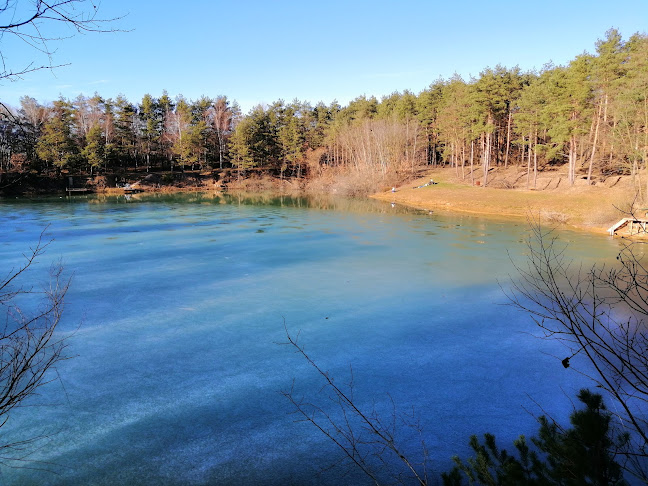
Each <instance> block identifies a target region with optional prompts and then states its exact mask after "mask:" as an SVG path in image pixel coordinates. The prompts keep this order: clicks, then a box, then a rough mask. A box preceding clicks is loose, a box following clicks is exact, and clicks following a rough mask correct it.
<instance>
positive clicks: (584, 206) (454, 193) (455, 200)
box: [372, 169, 635, 234]
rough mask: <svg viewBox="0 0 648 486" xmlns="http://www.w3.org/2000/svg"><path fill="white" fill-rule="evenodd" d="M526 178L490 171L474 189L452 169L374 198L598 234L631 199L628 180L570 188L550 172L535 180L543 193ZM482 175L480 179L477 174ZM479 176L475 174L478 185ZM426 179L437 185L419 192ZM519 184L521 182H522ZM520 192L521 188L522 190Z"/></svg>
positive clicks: (433, 172) (582, 182)
mask: <svg viewBox="0 0 648 486" xmlns="http://www.w3.org/2000/svg"><path fill="white" fill-rule="evenodd" d="M525 174H526V172H524V173H523V174H522V176H521V175H520V170H519V169H508V170H507V171H502V170H499V171H494V173H493V174H492V176H491V183H490V184H489V187H482V186H476V185H472V183H471V179H470V176H469V175H467V176H465V178H464V177H462V176H461V175H458V174H456V172H455V170H454V169H434V170H431V171H430V172H429V173H428V174H427V175H426V176H425V177H424V178H421V179H419V180H417V181H414V182H413V183H410V184H407V185H405V186H401V187H397V188H396V192H382V193H378V194H374V195H373V196H372V197H373V198H376V199H381V200H384V201H391V202H395V203H398V204H403V205H406V206H410V207H415V208H419V209H427V210H446V211H460V212H465V213H472V214H479V215H484V216H493V217H497V218H506V219H516V220H519V219H526V218H528V216H529V215H535V216H537V215H539V216H540V217H541V219H542V220H543V221H547V222H549V223H552V224H558V225H566V226H569V227H572V228H576V229H581V230H586V231H589V232H593V233H598V234H607V229H608V228H609V227H610V226H612V225H613V224H614V223H615V222H616V221H618V220H619V219H620V218H622V217H624V216H625V214H624V213H623V211H627V210H629V208H630V205H631V203H632V201H633V199H634V193H635V191H634V189H633V187H632V184H631V181H630V180H629V178H627V179H628V180H625V179H626V178H619V177H618V176H617V177H615V178H611V179H607V180H599V181H596V182H595V184H594V185H587V182H586V181H585V180H582V179H580V180H579V181H577V184H576V185H574V186H573V187H568V186H567V184H566V181H565V177H564V174H561V173H559V172H552V173H549V174H543V176H542V179H538V184H537V187H542V188H543V189H542V190H533V189H530V190H527V189H526V175H525ZM479 175H480V174H479ZM477 177H478V174H475V180H477ZM430 179H433V180H434V181H435V182H437V184H433V185H428V186H426V187H417V186H421V185H423V184H425V183H427V182H429V180H430ZM520 181H521V182H520ZM521 184H522V185H523V186H524V187H519V186H520V185H521Z"/></svg>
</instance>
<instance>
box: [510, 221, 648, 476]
mask: <svg viewBox="0 0 648 486" xmlns="http://www.w3.org/2000/svg"><path fill="white" fill-rule="evenodd" d="M644 245H645V243H629V244H627V245H625V246H624V247H623V249H622V250H621V252H620V253H619V255H618V256H617V262H618V265H614V266H605V265H594V266H592V267H591V268H583V267H582V266H576V265H575V264H574V263H573V261H572V260H570V259H569V258H568V257H567V256H566V254H565V246H564V245H561V244H560V243H559V242H558V240H557V238H556V236H554V235H552V233H551V230H547V229H544V228H542V227H541V226H540V224H539V222H535V223H533V224H532V232H531V236H530V237H529V240H528V248H529V253H528V255H527V260H526V263H525V264H524V265H522V266H516V268H517V271H518V273H519V277H520V278H519V279H518V280H515V281H514V282H513V287H512V290H511V292H508V297H509V298H510V300H511V303H512V304H513V305H514V306H516V307H518V308H519V309H521V310H523V311H524V312H527V313H529V314H530V315H531V316H532V317H533V319H534V320H535V322H536V324H537V325H538V326H539V328H540V329H541V331H542V334H543V336H544V337H546V338H548V339H555V340H558V341H560V342H561V343H563V344H564V345H565V347H566V348H567V356H566V357H565V358H564V359H562V365H563V366H564V367H565V368H569V367H571V366H572V365H574V367H575V368H577V369H578V368H579V367H578V362H577V359H582V360H585V362H586V365H585V366H584V367H583V368H582V369H579V371H581V372H582V373H585V374H586V375H587V376H588V377H589V378H591V379H592V380H593V381H594V382H595V383H596V386H597V387H598V388H601V389H603V390H605V392H607V393H608V394H609V398H610V399H611V400H612V401H613V406H612V407H611V409H612V411H613V413H614V415H615V416H616V417H617V418H618V420H619V423H620V425H621V426H622V427H623V429H624V430H627V431H628V432H629V433H630V439H631V440H630V442H629V446H628V447H627V449H626V450H625V451H624V455H625V458H626V461H625V468H626V470H627V471H628V472H629V473H631V474H633V475H634V476H636V477H638V478H639V479H641V480H643V481H644V482H648V328H647V324H648V323H647V322H646V318H647V317H648V267H646V266H645V264H644V261H643V248H644Z"/></svg>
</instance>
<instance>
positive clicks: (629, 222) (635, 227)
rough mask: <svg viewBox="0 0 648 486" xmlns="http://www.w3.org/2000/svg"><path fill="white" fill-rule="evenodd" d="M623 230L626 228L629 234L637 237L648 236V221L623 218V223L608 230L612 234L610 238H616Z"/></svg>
mask: <svg viewBox="0 0 648 486" xmlns="http://www.w3.org/2000/svg"><path fill="white" fill-rule="evenodd" d="M623 228H626V229H627V230H628V234H630V235H637V234H641V233H643V234H648V231H646V230H647V228H648V219H646V218H623V219H622V220H621V221H619V222H618V223H616V224H615V225H613V226H611V227H610V229H608V233H610V236H614V234H615V233H616V232H617V231H619V230H620V229H623Z"/></svg>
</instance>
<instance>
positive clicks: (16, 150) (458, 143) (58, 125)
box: [0, 29, 648, 187]
mask: <svg viewBox="0 0 648 486" xmlns="http://www.w3.org/2000/svg"><path fill="white" fill-rule="evenodd" d="M1 114H2V117H1V119H0V172H2V171H6V172H9V171H25V170H36V171H61V170H63V169H65V170H68V171H70V172H73V173H76V172H86V173H91V174H92V173H96V172H97V171H112V170H115V169H117V168H137V167H146V169H147V170H149V169H155V170H160V169H162V170H174V169H175V170H185V169H187V168H192V169H202V170H205V169H223V168H234V169H239V170H241V171H249V170H251V169H254V170H257V171H260V172H265V173H268V174H270V175H273V176H280V177H294V178H301V177H303V176H305V175H309V172H310V173H311V174H314V173H315V172H318V171H319V172H321V171H322V170H324V169H329V168H335V169H339V170H343V171H356V172H358V173H360V174H365V175H367V176H373V177H374V179H375V178H380V177H383V178H384V177H386V176H387V175H394V174H400V175H402V176H405V177H407V176H410V175H415V174H417V173H418V171H419V170H420V169H421V168H423V167H426V166H440V165H441V166H451V167H454V168H455V169H456V171H457V173H458V174H463V176H464V177H470V178H471V179H472V180H473V181H474V180H475V179H476V178H478V177H479V178H480V179H481V183H482V184H484V185H485V184H487V183H488V174H489V170H490V169H491V168H493V167H495V166H503V167H508V166H509V165H516V166H521V167H522V168H523V169H526V171H527V174H528V177H527V186H528V187H534V186H535V184H536V182H535V181H536V177H537V174H538V171H540V170H542V169H543V168H546V167H553V166H562V165H565V166H566V168H567V179H568V181H569V183H570V184H574V183H575V181H576V180H577V179H578V178H579V177H580V178H584V179H587V181H588V183H591V182H592V181H593V180H594V179H595V178H596V177H598V176H607V175H609V174H632V175H635V176H638V175H640V174H641V171H642V170H648V36H646V35H644V34H635V35H633V36H632V37H630V38H629V39H628V40H627V41H624V40H623V39H622V36H621V34H620V33H619V32H618V31H617V30H614V29H611V30H609V31H608V32H607V33H606V34H605V37H604V39H601V40H599V41H597V43H596V52H595V54H588V53H584V54H582V55H579V56H577V57H576V58H575V59H574V60H573V61H571V62H570V63H569V64H568V65H566V66H554V65H552V64H548V65H546V66H544V68H543V69H542V70H541V71H540V72H522V71H521V70H520V69H519V68H517V67H515V68H511V69H509V68H505V67H502V66H499V65H498V66H496V67H495V68H486V69H484V70H483V71H482V72H481V73H480V75H479V77H477V78H471V79H470V80H469V81H465V80H464V79H462V78H461V77H460V76H458V75H455V76H453V77H452V78H451V79H439V80H437V81H436V82H434V83H432V84H431V86H430V87H429V88H428V89H426V90H424V91H422V92H421V93H419V94H418V95H416V94H414V93H411V92H409V91H405V92H403V93H398V92H396V93H393V94H391V95H389V96H385V97H383V98H382V100H380V101H378V100H377V99H376V98H375V97H366V96H360V97H358V98H356V99H355V100H353V101H351V102H350V103H349V104H348V105H347V106H345V107H342V106H340V105H339V104H338V103H337V102H333V103H332V104H330V105H325V104H324V103H321V102H320V103H318V104H317V105H315V106H312V105H311V104H309V103H306V102H301V101H298V100H294V101H292V102H290V103H286V102H284V101H283V100H279V101H277V102H274V103H272V104H270V105H266V106H257V107H255V108H253V109H252V110H251V111H250V112H249V113H248V114H246V115H243V114H242V113H241V110H240V108H239V107H238V105H237V104H236V102H232V101H230V100H229V99H228V98H227V97H226V96H219V97H217V98H215V99H211V98H207V97H202V98H200V99H199V100H196V101H190V100H187V99H185V98H184V97H183V96H181V95H180V96H177V97H176V98H175V99H171V98H170V97H169V95H168V94H167V93H166V92H164V93H163V94H162V96H160V97H159V98H153V97H152V96H150V95H148V94H147V95H145V96H144V97H143V98H142V100H141V101H140V102H139V103H137V104H135V103H133V102H131V101H129V100H127V99H125V98H124V97H123V96H118V97H117V98H116V99H115V100H112V99H104V98H102V97H101V96H99V95H97V94H95V96H93V97H90V98H88V97H85V96H81V95H80V96H79V97H77V98H76V99H74V100H67V99H64V98H61V99H59V100H57V101H54V102H53V103H51V104H48V105H41V104H39V103H38V102H37V101H36V100H35V99H33V98H31V97H27V96H26V97H23V98H22V99H21V103H20V107H19V108H16V109H13V108H8V107H3V108H2V112H1Z"/></svg>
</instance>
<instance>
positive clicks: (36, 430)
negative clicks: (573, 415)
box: [0, 195, 618, 485]
mask: <svg viewBox="0 0 648 486" xmlns="http://www.w3.org/2000/svg"><path fill="white" fill-rule="evenodd" d="M0 224H1V226H0V227H2V228H3V230H2V234H1V236H0V258H1V260H0V261H1V262H2V268H3V270H2V271H3V272H4V273H6V272H7V271H8V269H9V268H11V266H16V265H18V264H19V262H20V260H19V258H20V254H21V253H22V252H24V251H25V250H26V249H27V248H28V247H29V246H33V244H34V243H35V241H36V240H37V238H38V235H39V233H40V232H41V231H42V229H43V228H44V227H45V226H46V225H48V224H49V225H50V227H49V230H48V234H49V235H50V236H51V237H52V238H54V240H55V241H54V242H53V243H52V245H51V246H50V247H49V248H48V251H47V254H46V255H45V256H44V257H42V258H41V259H40V262H41V264H40V265H39V268H38V269H37V273H38V275H40V277H42V278H44V277H45V273H46V272H45V270H46V269H47V267H48V266H49V262H51V261H54V260H57V259H59V258H61V259H62V260H63V263H64V265H65V268H66V270H67V272H68V273H69V274H72V275H73V281H72V286H71V289H70V291H69V293H68V297H67V306H66V309H65V316H64V321H63V322H62V323H61V325H60V332H61V333H65V334H69V335H70V339H69V348H68V354H69V355H71V356H74V358H73V359H70V360H67V361H65V362H63V363H61V364H59V365H58V367H57V370H58V373H59V375H60V378H61V380H60V382H55V383H53V384H51V385H49V386H48V387H47V388H45V389H43V393H42V394H41V396H39V397H36V398H35V399H34V400H32V401H31V402H30V404H31V405H34V406H30V407H24V408H22V409H20V410H19V411H18V412H17V413H15V414H13V415H12V417H11V420H10V421H9V423H8V424H7V425H6V426H5V427H3V428H2V429H1V430H2V433H1V434H0V440H2V441H3V443H5V442H6V441H10V440H14V439H16V440H17V439H20V438H28V437H35V436H41V435H46V436H47V438H46V439H43V440H41V441H38V442H37V443H36V444H37V445H36V446H35V447H34V448H33V449H31V450H30V453H29V455H28V456H27V459H29V460H30V461H37V462H23V463H20V464H21V466H23V468H10V467H5V466H2V467H1V468H0V482H2V484H20V485H32V484H33V485H46V484H51V485H70V484H78V485H89V484H93V485H104V484H105V485H133V484H155V485H164V484H178V485H180V484H183V485H184V484H195V485H200V484H219V485H220V484H266V485H272V484H277V485H279V484H281V485H286V484H323V485H324V484H327V485H328V484H344V483H345V482H347V483H348V484H363V483H362V482H361V481H365V478H364V477H362V476H355V475H353V474H352V475H349V476H346V477H345V478H343V479H340V475H339V474H340V472H339V471H336V470H333V471H331V472H325V473H320V472H321V470H322V468H325V467H327V466H329V465H330V464H331V463H333V462H335V461H336V460H337V459H339V457H340V453H339V451H338V450H337V449H336V447H335V446H334V445H333V444H332V443H330V442H329V441H327V439H326V438H324V437H323V436H322V435H321V434H320V433H319V432H317V431H316V430H315V429H314V428H312V427H311V426H309V425H308V424H306V423H301V422H296V421H295V420H296V418H297V417H296V416H295V415H293V414H290V412H291V410H292V409H291V406H290V404H289V403H288V401H287V400H286V399H285V398H284V397H283V396H282V395H281V393H280V392H281V391H282V390H287V389H289V388H290V386H291V383H292V382H293V379H294V382H295V388H296V392H297V393H298V394H300V395H302V394H303V395H305V396H307V397H309V398H313V399H319V398H320V397H318V391H319V390H320V387H321V381H320V380H319V377H318V376H317V374H316V373H315V372H314V370H313V369H311V368H310V367H309V366H308V365H307V363H305V361H304V360H303V359H302V358H300V357H299V356H298V355H297V354H295V353H294V352H292V350H291V349H290V348H288V347H286V346H280V345H278V344H277V343H278V342H283V341H285V333H284V322H285V324H286V326H287V327H288V329H289V330H290V331H291V332H293V333H295V334H296V333H297V332H299V331H301V335H300V340H301V342H302V343H303V344H304V345H305V346H306V350H307V351H308V352H309V354H310V355H311V357H312V358H313V359H314V360H315V361H317V362H318V363H319V365H320V366H321V367H322V368H323V369H325V370H327V371H329V372H330V374H331V375H332V376H335V377H337V378H338V380H339V381H340V382H344V381H346V380H347V379H348V376H349V366H352V367H353V372H354V379H355V394H356V395H355V396H356V399H357V401H358V403H360V404H361V405H363V406H365V407H367V409H371V408H372V407H373V406H375V407H376V409H378V410H382V411H386V413H389V410H390V407H391V401H390V398H389V396H391V399H393V401H394V403H395V405H396V407H397V410H399V411H403V412H411V411H412V410H415V413H416V414H418V416H419V417H420V421H421V425H422V427H423V428H424V430H425V439H426V443H427V445H428V448H429V452H430V455H431V456H432V465H433V467H434V469H435V471H439V472H440V471H445V470H447V469H449V468H450V467H451V460H450V458H451V456H452V455H454V454H460V455H464V456H465V454H466V453H467V452H468V446H467V443H468V438H469V436H470V435H471V434H475V433H476V434H482V433H484V432H489V431H490V432H493V433H495V434H496V435H497V437H498V441H499V443H500V444H501V445H506V446H507V447H508V448H510V444H511V441H512V440H513V439H514V438H516V437H517V436H518V435H519V434H526V435H527V436H528V435H532V434H533V433H534V432H535V431H536V428H537V427H536V423H535V419H534V417H533V416H532V415H531V414H530V413H528V412H527V410H528V411H530V412H533V413H536V414H538V415H539V414H541V413H542V412H541V411H540V410H539V409H538V407H537V405H535V404H534V402H537V403H538V404H540V405H542V407H543V408H544V410H545V411H546V412H548V413H551V414H552V415H554V416H555V417H556V418H561V419H565V418H566V417H567V415H568V414H569V411H570V407H571V402H570V399H572V398H573V397H574V396H575V393H576V390H577V389H578V388H580V387H582V386H584V385H587V384H588V383H587V382H586V381H583V378H582V377H581V376H579V375H578V374H577V373H575V372H573V370H571V369H569V370H565V369H563V367H562V366H561V365H560V361H559V359H557V357H558V358H561V357H564V356H562V354H563V352H562V350H561V348H560V346H558V345H557V344H556V343H554V342H551V341H544V340H540V339H537V338H535V337H533V336H532V335H530V334H529V333H530V332H534V331H535V329H534V327H533V323H532V322H531V321H530V319H529V318H528V317H527V316H525V315H524V314H521V313H520V312H518V311H516V310H515V309H512V308H511V307H508V306H505V305H502V304H504V303H505V302H506V298H505V297H504V295H503V292H502V290H501V288H500V286H499V284H498V281H499V282H500V283H501V284H502V285H503V286H506V285H507V281H508V276H509V275H510V274H512V273H513V272H514V269H513V266H512V264H511V262H510V258H511V257H512V258H514V259H517V260H522V259H523V253H524V251H525V249H526V247H525V244H524V237H525V232H526V225H525V224H523V223H517V224H510V223H505V222H497V221H493V220H486V219H479V218H473V217H467V216H460V215H441V214H436V213H432V214H428V213H427V212H417V211H411V210H407V209H404V208H399V207H395V208H392V207H391V206H390V205H388V204H382V203H379V202H373V201H363V202H353V201H328V202H321V203H317V202H313V201H310V202H309V201H305V200H297V199H290V198H284V199H272V200H266V201H264V202H263V203H261V202H252V201H249V200H238V199H229V198H228V199H226V198H223V197H220V198H218V197H211V196H200V195H184V196H159V197H149V198H143V199H141V200H135V199H131V200H126V199H125V198H123V197H122V198H105V199H97V198H84V197H81V198H73V199H60V200H58V199H42V200H32V201H28V200H21V201H15V202H14V201H9V202H8V201H2V202H0ZM561 238H562V239H563V240H565V241H569V242H570V245H571V246H570V251H573V252H574V254H578V257H579V259H581V258H582V259H585V261H586V262H587V263H591V262H593V261H596V260H600V259H607V258H613V257H614V256H615V252H616V251H617V248H618V246H617V243H616V242H614V241H612V240H610V239H607V238H605V237H599V236H591V235H586V234H578V233H571V232H565V233H561ZM509 254H510V256H509ZM388 394H389V396H388ZM322 403H326V402H325V401H324V402H322ZM5 462H6V461H5ZM14 465H15V463H14ZM25 466H27V467H28V468H24V467H25ZM34 467H35V468H36V469H33V468H34Z"/></svg>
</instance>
